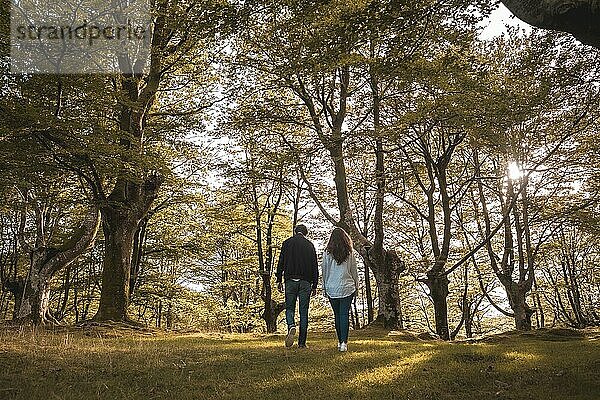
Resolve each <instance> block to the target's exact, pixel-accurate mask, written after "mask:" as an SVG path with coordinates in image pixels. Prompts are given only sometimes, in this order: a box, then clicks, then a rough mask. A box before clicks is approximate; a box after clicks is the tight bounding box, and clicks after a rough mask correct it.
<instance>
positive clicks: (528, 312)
mask: <svg viewBox="0 0 600 400" xmlns="http://www.w3.org/2000/svg"><path fill="white" fill-rule="evenodd" d="M506 292H507V294H508V302H509V304H510V308H511V309H512V310H513V313H514V316H515V327H516V329H517V330H518V331H530V330H531V316H532V315H533V310H532V309H531V308H530V307H529V305H528V304H527V294H526V292H524V291H523V290H522V289H521V287H520V285H518V284H512V285H511V286H510V287H507V291H506Z"/></svg>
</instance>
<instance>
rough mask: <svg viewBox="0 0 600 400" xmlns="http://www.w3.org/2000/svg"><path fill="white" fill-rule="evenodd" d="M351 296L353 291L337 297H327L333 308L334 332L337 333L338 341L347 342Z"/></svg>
mask: <svg viewBox="0 0 600 400" xmlns="http://www.w3.org/2000/svg"><path fill="white" fill-rule="evenodd" d="M353 297H354V293H352V294H351V295H350V296H346V297H342V298H339V299H332V298H331V297H330V298H329V303H330V304H331V308H333V315H335V333H336V334H337V338H338V342H339V343H348V330H349V329H350V318H349V314H350V305H351V304H352V298H353Z"/></svg>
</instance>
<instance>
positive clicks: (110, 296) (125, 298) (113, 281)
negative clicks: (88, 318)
mask: <svg viewBox="0 0 600 400" xmlns="http://www.w3.org/2000/svg"><path fill="white" fill-rule="evenodd" d="M138 222H139V220H138V219H136V218H135V216H133V215H131V211H130V210H128V209H127V208H125V207H119V208H117V207H111V206H107V207H104V208H103V209H102V228H103V231H104V261H103V268H102V291H101V294H100V305H99V308H98V312H97V313H96V315H95V316H94V320H97V321H108V320H112V321H129V318H128V316H127V307H128V306H129V283H130V273H131V260H132V255H133V238H134V236H135V233H136V231H137V228H138Z"/></svg>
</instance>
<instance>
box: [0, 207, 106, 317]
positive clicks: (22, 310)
mask: <svg viewBox="0 0 600 400" xmlns="http://www.w3.org/2000/svg"><path fill="white" fill-rule="evenodd" d="M39 218H41V216H38V219H39ZM38 222H39V221H38ZM22 224H24V220H23V221H22ZM99 226H100V213H99V211H98V209H96V208H92V209H91V210H90V212H89V213H88V215H87V216H86V219H85V220H84V222H83V223H82V225H81V227H80V228H79V229H77V230H76V231H75V233H74V234H73V235H72V236H71V238H70V239H69V240H67V241H66V242H65V243H63V245H62V246H61V247H60V248H59V247H47V246H45V245H41V246H38V247H32V246H30V245H28V244H27V243H25V241H24V240H23V239H21V243H22V247H23V248H24V249H25V250H26V251H27V252H28V253H29V257H30V265H29V271H28V273H27V276H26V277H18V278H16V279H12V280H9V281H8V282H6V283H5V286H6V287H7V288H8V289H9V290H10V291H11V292H12V293H13V295H14V297H15V307H14V311H13V320H16V321H18V322H20V323H24V324H28V323H31V324H34V325H43V324H45V323H46V322H51V323H55V322H56V321H55V320H54V317H52V315H51V314H50V311H49V309H48V305H49V299H50V280H51V279H52V277H54V275H56V273H57V272H58V271H60V270H61V269H63V268H65V267H66V266H68V265H69V264H71V263H72V262H73V261H75V260H76V259H77V258H78V257H79V256H81V255H82V254H83V253H84V252H86V251H87V250H88V249H90V248H91V247H92V246H93V244H94V241H95V239H96V235H97V233H98V229H99ZM41 232H43V229H42V230H41ZM36 242H37V243H43V242H44V240H43V239H42V238H38V240H36Z"/></svg>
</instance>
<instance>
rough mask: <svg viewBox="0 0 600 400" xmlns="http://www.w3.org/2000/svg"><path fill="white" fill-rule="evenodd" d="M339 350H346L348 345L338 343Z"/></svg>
mask: <svg viewBox="0 0 600 400" xmlns="http://www.w3.org/2000/svg"><path fill="white" fill-rule="evenodd" d="M340 351H342V352H343V351H348V345H347V344H346V343H340Z"/></svg>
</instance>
